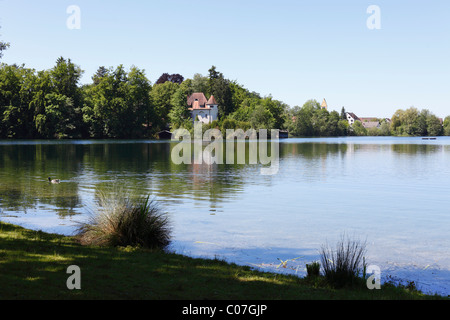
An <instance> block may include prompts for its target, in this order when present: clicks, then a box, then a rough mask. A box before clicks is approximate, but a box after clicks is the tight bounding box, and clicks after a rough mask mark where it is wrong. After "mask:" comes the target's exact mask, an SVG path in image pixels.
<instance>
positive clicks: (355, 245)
mask: <svg viewBox="0 0 450 320" xmlns="http://www.w3.org/2000/svg"><path fill="white" fill-rule="evenodd" d="M365 253H366V243H365V242H364V243H362V242H360V241H355V240H349V239H345V238H344V237H342V238H341V241H339V242H338V244H337V246H336V250H334V251H333V250H332V249H330V248H329V247H325V246H323V247H322V249H321V252H320V255H321V263H322V266H323V271H324V275H325V279H326V280H327V282H328V283H329V284H330V285H332V286H334V287H336V288H341V287H344V286H346V285H349V286H352V285H354V284H356V283H358V282H360V281H359V280H361V279H362V278H361V277H362V276H363V273H364V271H365V270H366V267H367V266H366V263H365V258H364V255H365Z"/></svg>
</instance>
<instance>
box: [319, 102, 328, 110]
mask: <svg viewBox="0 0 450 320" xmlns="http://www.w3.org/2000/svg"><path fill="white" fill-rule="evenodd" d="M320 108H321V109H325V110H328V104H327V100H325V99H323V102H322V104H321V105H320Z"/></svg>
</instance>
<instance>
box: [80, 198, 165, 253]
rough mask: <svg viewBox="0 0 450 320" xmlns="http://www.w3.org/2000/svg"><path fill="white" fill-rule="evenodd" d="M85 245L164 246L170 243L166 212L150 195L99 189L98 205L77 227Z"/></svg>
mask: <svg viewBox="0 0 450 320" xmlns="http://www.w3.org/2000/svg"><path fill="white" fill-rule="evenodd" d="M77 238H78V239H79V241H80V242H81V243H82V244H84V245H100V246H114V247H118V246H121V247H127V246H137V247H142V248H148V249H164V248H165V247H167V245H169V243H170V227H169V220H168V218H167V215H166V214H164V213H163V212H162V211H161V209H160V208H159V206H158V205H157V203H156V202H155V201H154V200H151V199H150V197H148V196H147V197H135V198H133V197H131V196H130V195H126V194H125V195H124V194H123V193H113V194H107V193H105V192H99V207H98V208H97V210H96V212H95V213H94V214H93V215H92V216H91V219H90V221H89V222H87V223H82V224H81V225H80V227H79V228H78V233H77Z"/></svg>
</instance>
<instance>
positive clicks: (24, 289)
mask: <svg viewBox="0 0 450 320" xmlns="http://www.w3.org/2000/svg"><path fill="white" fill-rule="evenodd" d="M70 265H77V266H79V267H80V270H81V290H69V289H67V286H66V281H67V279H68V277H69V276H70V274H68V273H67V268H68V267H69V266H70ZM0 299H165V300H175V299H177V300H178V299H188V300H201V299H209V300H215V299H217V300H230V299H233V300H292V299H408V300H410V299H439V297H436V296H426V295H423V294H421V293H420V292H417V291H415V290H408V289H407V288H399V287H394V286H393V285H384V286H382V289H381V290H372V291H371V290H368V289H365V288H360V289H340V290H334V289H331V288H328V287H327V286H326V285H325V284H324V282H323V281H322V280H321V279H316V280H314V281H311V280H308V279H306V278H299V277H295V276H285V275H279V274H272V273H262V272H256V271H254V270H251V268H249V267H245V266H237V265H234V264H228V263H225V262H223V261H219V260H204V259H193V258H189V257H185V256H182V255H177V254H171V253H163V252H161V251H149V250H143V249H136V248H129V247H128V248H104V247H96V246H82V245H80V244H79V243H78V242H77V241H76V240H75V239H74V238H72V237H66V236H61V235H55V234H47V233H44V232H41V231H32V230H27V229H24V228H21V227H18V226H15V225H11V224H6V223H2V222H0Z"/></svg>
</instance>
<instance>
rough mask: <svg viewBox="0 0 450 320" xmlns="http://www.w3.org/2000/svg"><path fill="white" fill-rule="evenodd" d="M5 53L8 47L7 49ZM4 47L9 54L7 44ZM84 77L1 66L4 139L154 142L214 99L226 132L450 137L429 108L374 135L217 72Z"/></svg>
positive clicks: (72, 68) (61, 63)
mask: <svg viewBox="0 0 450 320" xmlns="http://www.w3.org/2000/svg"><path fill="white" fill-rule="evenodd" d="M2 48H3V49H2ZM2 48H0V54H1V50H4V49H6V48H7V46H6V44H3V45H2ZM83 73H84V71H83V70H82V69H81V68H80V67H79V66H78V65H76V64H75V63H73V62H72V61H71V60H70V59H65V58H63V57H60V58H58V59H57V60H56V64H55V66H54V67H53V68H51V69H49V70H41V71H36V70H35V69H32V68H27V67H25V66H24V65H16V64H14V65H8V64H5V63H2V64H1V66H0V138H2V139H4V138H14V139H89V138H95V139H97V138H101V139H104V138H116V139H129V138H154V137H156V136H157V133H158V132H159V131H161V130H164V129H168V130H172V129H175V128H178V127H181V126H183V127H185V128H187V129H191V130H192V120H191V116H190V112H189V110H188V107H187V97H188V96H189V95H190V94H192V93H194V92H203V93H204V94H205V96H206V97H207V98H209V97H210V96H211V95H214V97H215V99H216V100H217V102H218V104H219V120H218V121H214V122H213V123H212V124H209V125H204V127H205V129H207V128H219V129H222V130H223V129H237V128H242V129H244V130H245V129H249V128H253V129H274V128H275V129H281V130H288V131H289V132H290V135H291V136H304V137H312V136H319V137H321V136H348V135H412V136H415V135H417V136H419V135H433V136H437V135H443V134H445V135H450V117H447V118H446V119H445V121H444V123H443V124H441V122H440V120H439V119H438V118H437V117H436V116H435V115H433V114H432V113H431V112H430V111H428V110H421V111H419V110H418V109H416V108H409V109H407V110H398V111H397V112H396V113H395V114H394V115H393V116H392V119H391V122H390V123H388V122H386V121H384V120H381V121H380V127H379V128H371V129H369V130H368V129H366V128H364V127H363V126H362V124H361V123H358V122H357V123H355V124H354V125H353V126H350V125H349V124H348V121H347V120H346V115H345V109H344V108H343V109H342V111H341V113H338V112H337V111H331V112H330V111H328V110H326V109H322V108H321V107H320V104H319V103H318V102H317V101H316V100H309V101H307V102H306V103H305V104H304V105H303V106H302V107H298V106H296V107H293V108H291V107H289V106H288V105H287V104H286V103H284V102H282V101H279V100H276V99H273V97H272V96H266V97H262V96H261V95H260V94H258V93H256V92H251V91H249V90H248V89H246V88H244V87H243V86H242V85H240V84H238V83H237V82H236V81H232V80H229V79H227V78H225V77H224V75H223V74H222V73H221V72H219V71H218V70H217V69H216V67H215V66H212V67H211V68H210V69H209V70H208V74H207V75H205V76H204V75H202V74H200V73H197V74H195V75H194V76H193V77H192V78H190V79H185V78H184V77H183V76H181V75H179V74H168V73H164V74H162V75H161V76H160V78H159V79H158V80H157V81H156V83H155V84H152V83H151V81H150V80H149V79H148V77H147V75H146V73H145V70H142V69H140V68H138V67H136V66H132V67H131V68H130V69H129V70H125V68H124V67H123V65H119V66H117V67H115V68H114V67H109V68H106V67H104V66H101V67H99V68H98V70H97V71H96V73H95V74H94V75H92V77H91V80H92V81H91V82H90V83H88V84H83V85H81V84H80V80H81V77H82V75H83Z"/></svg>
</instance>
